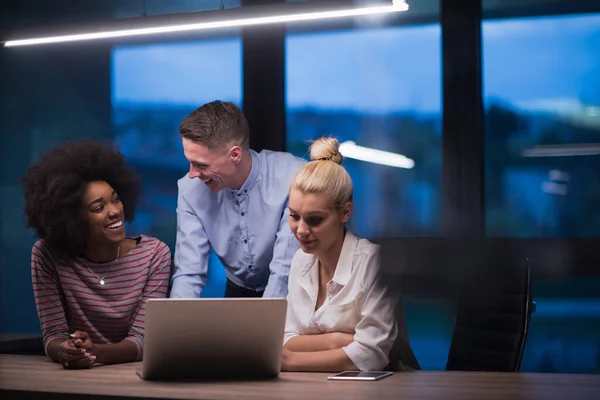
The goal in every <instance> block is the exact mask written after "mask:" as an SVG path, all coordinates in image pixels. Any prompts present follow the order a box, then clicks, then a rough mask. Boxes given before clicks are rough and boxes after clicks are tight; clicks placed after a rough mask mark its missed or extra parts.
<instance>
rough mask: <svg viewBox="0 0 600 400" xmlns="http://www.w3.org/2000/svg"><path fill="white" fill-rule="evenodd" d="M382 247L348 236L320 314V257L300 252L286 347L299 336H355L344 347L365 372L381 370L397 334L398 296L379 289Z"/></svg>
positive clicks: (296, 258)
mask: <svg viewBox="0 0 600 400" xmlns="http://www.w3.org/2000/svg"><path fill="white" fill-rule="evenodd" d="M378 253H379V247H378V246H377V245H375V244H373V243H371V242H369V241H368V240H366V239H359V238H357V237H356V236H354V235H353V234H352V233H350V232H347V233H346V237H345V238H344V244H343V246H342V251H341V253H340V258H339V260H338V264H337V266H336V269H335V274H334V276H333V279H332V280H331V281H329V282H328V283H327V295H326V299H325V302H324V303H323V305H322V306H321V307H319V309H318V310H316V311H315V307H316V304H317V295H318V292H319V267H318V262H317V260H316V257H315V256H313V255H310V254H307V253H305V252H304V251H302V250H298V251H297V252H296V254H295V255H294V258H293V259H292V264H291V267H290V275H289V283H288V287H289V292H288V296H287V301H288V309H287V317H286V324H285V335H284V341H283V343H284V345H285V343H287V341H288V340H290V339H291V338H293V337H294V336H298V335H314V334H320V333H329V332H345V333H354V342H352V343H350V344H349V345H348V346H345V347H343V350H344V351H345V352H346V354H347V355H348V357H349V358H350V360H351V361H352V362H353V363H354V365H356V366H357V367H358V368H359V369H360V370H363V371H369V370H370V371H374V370H381V369H383V368H385V367H386V366H387V365H388V362H389V354H390V351H391V349H392V346H393V344H394V340H395V339H396V336H397V334H398V327H397V323H396V319H395V305H396V300H397V298H396V296H393V295H392V294H391V293H390V292H389V291H388V289H386V288H385V287H383V286H380V285H378V284H377V280H378V277H379V257H378Z"/></svg>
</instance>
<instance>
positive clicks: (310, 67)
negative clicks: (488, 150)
mask: <svg viewBox="0 0 600 400" xmlns="http://www.w3.org/2000/svg"><path fill="white" fill-rule="evenodd" d="M286 96H287V98H286V100H287V149H288V151H290V152H292V153H294V154H296V155H299V156H303V157H305V156H307V148H308V145H309V142H308V141H310V140H313V139H316V138H318V137H320V136H323V135H327V136H333V137H336V138H338V140H339V141H340V142H341V143H345V147H346V152H344V151H342V153H343V154H346V159H345V161H344V164H343V165H344V166H345V167H346V169H347V170H348V172H349V173H350V175H351V176H352V179H353V181H354V186H355V191H354V201H355V211H354V213H353V217H352V220H351V223H350V224H351V227H352V228H353V229H354V230H355V231H356V232H357V233H358V234H359V235H361V236H364V237H383V236H386V237H395V236H429V235H437V234H439V232H440V225H441V224H440V221H441V206H440V203H441V189H442V186H441V161H442V160H441V123H440V120H441V82H440V27H439V25H438V24H435V25H433V24H432V25H426V26H417V27H386V28H376V29H359V30H347V31H334V32H320V33H295V34H290V35H288V36H287V38H286ZM357 146H358V147H357ZM370 149H376V150H381V151H385V152H387V153H390V155H391V157H392V158H393V157H396V158H397V159H399V160H400V161H399V162H398V164H397V166H389V165H382V164H379V163H377V162H381V161H383V159H384V158H385V157H387V156H384V157H381V156H378V157H376V158H375V159H371V160H370V161H361V160H360V158H364V156H365V155H367V157H368V156H369V150H370ZM400 156H403V157H400Z"/></svg>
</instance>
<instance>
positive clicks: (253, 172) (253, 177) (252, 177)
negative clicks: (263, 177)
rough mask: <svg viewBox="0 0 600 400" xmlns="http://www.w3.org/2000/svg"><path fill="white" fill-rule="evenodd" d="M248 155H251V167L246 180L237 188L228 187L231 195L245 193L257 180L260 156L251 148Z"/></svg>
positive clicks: (248, 191)
mask: <svg viewBox="0 0 600 400" xmlns="http://www.w3.org/2000/svg"><path fill="white" fill-rule="evenodd" d="M250 157H252V167H251V168H250V174H248V177H247V178H246V181H245V182H244V184H243V185H242V187H240V188H239V190H234V189H230V190H231V194H233V195H238V196H241V195H247V194H248V193H250V191H251V190H252V188H253V187H254V184H255V183H256V182H257V181H258V173H259V171H260V158H259V157H258V154H257V153H256V152H255V151H254V150H252V149H251V150H250Z"/></svg>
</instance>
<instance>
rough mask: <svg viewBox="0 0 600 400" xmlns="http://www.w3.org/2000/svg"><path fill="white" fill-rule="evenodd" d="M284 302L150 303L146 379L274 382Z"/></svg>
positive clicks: (141, 372) (144, 366) (278, 365)
mask: <svg viewBox="0 0 600 400" xmlns="http://www.w3.org/2000/svg"><path fill="white" fill-rule="evenodd" d="M286 311H287V301H286V300H285V299H263V298H231V299H230V298H225V299H150V300H148V302H147V303H146V325H145V331H144V360H143V362H142V368H140V369H139V370H138V374H139V375H140V376H141V377H142V378H143V379H147V380H158V379H160V380H163V379H165V380H166V379H169V380H179V379H204V378H225V379H227V378H231V379H256V378H274V377H277V376H278V375H279V372H280V368H281V349H282V345H283V333H284V328H285V316H286Z"/></svg>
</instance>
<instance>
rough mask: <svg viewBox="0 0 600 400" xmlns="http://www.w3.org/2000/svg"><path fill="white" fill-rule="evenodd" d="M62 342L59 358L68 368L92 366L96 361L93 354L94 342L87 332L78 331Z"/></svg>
mask: <svg viewBox="0 0 600 400" xmlns="http://www.w3.org/2000/svg"><path fill="white" fill-rule="evenodd" d="M70 336H71V339H67V340H65V341H64V342H62V343H61V344H60V352H59V353H58V360H59V362H60V363H61V364H62V366H63V368H66V369H82V368H90V367H91V366H92V365H93V364H94V362H95V361H96V356H95V355H93V354H92V347H93V343H92V340H91V339H90V336H89V335H88V334H87V333H86V332H81V331H76V332H75V333H73V334H71V335H70Z"/></svg>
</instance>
